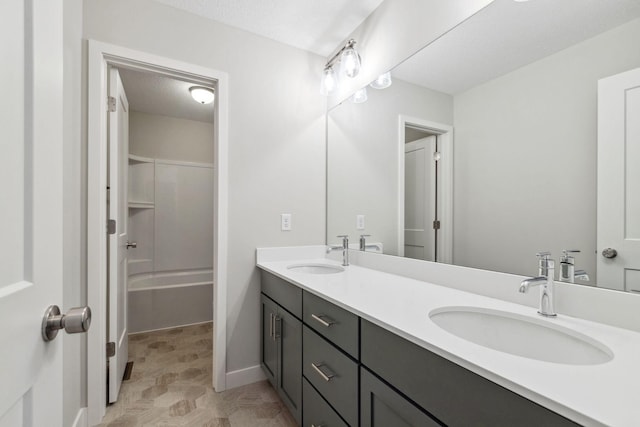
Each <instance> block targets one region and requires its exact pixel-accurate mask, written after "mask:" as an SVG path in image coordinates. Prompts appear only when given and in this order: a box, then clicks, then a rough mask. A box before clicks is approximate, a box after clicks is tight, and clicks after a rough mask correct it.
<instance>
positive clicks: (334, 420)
mask: <svg viewBox="0 0 640 427" xmlns="http://www.w3.org/2000/svg"><path fill="white" fill-rule="evenodd" d="M261 302H262V334H261V337H262V346H261V364H262V367H263V370H264V372H265V374H266V375H267V377H268V379H269V381H270V382H271V384H272V385H273V387H274V388H275V389H276V390H277V392H278V394H279V395H280V397H281V398H282V400H283V401H284V403H285V404H286V406H287V407H288V408H289V410H290V411H291V413H292V414H293V416H294V418H295V419H296V421H297V422H298V423H301V421H303V420H304V426H305V427H309V426H311V425H314V426H319V425H321V426H323V427H333V426H336V427H344V426H352V427H357V426H362V427H403V426H425V427H435V426H442V425H446V426H452V427H458V426H459V427H468V426H486V427H520V426H522V427H529V426H531V427H534V426H535V427H538V426H545V427H556V426H558V427H565V426H571V427H575V426H578V424H576V423H574V422H572V421H570V420H568V419H566V418H564V417H562V416H560V415H558V414H556V413H555V412H553V411H550V410H548V409H546V408H544V407H542V406H540V405H538V404H536V403H534V402H532V401H530V400H528V399H526V398H524V397H522V396H520V395H518V394H516V393H513V392H511V391H509V390H507V389H506V388H504V387H501V386H499V385H497V384H495V383H493V382H491V381H489V380H487V379H486V378H484V377H482V376H480V375H477V374H475V373H473V372H471V371H469V370H467V369H465V368H463V367H461V366H459V365H456V364H455V363H453V362H451V361H449V360H447V359H445V358H443V357H440V356H438V355H436V354H434V353H432V352H430V351H429V350H426V349H424V348H422V347H420V346H418V345H416V344H413V343H411V342H409V341H407V340H406V339H404V338H402V337H400V336H398V335H396V334H394V333H392V332H389V331H387V330H386V329H384V328H381V327H379V326H376V325H374V324H373V323H371V322H369V321H366V320H364V319H361V318H359V317H358V316H356V315H354V314H353V313H351V312H349V311H347V310H344V309H343V308H340V307H338V306H336V305H335V304H332V303H330V302H328V301H326V300H324V299H322V298H320V297H318V296H316V295H312V294H310V293H308V292H306V291H303V290H302V289H301V288H299V287H298V286H295V285H292V284H291V283H288V282H286V281H284V280H282V279H280V278H279V277H276V276H274V275H272V274H270V273H267V272H265V271H262V297H261ZM312 315H315V316H312ZM317 318H320V319H321V320H322V321H323V322H325V323H327V324H323V322H321V321H318V319H317ZM274 319H277V320H275V322H274ZM312 363H313V364H315V365H316V367H317V368H318V369H316V368H314V367H313V366H312V365H311V364H312Z"/></svg>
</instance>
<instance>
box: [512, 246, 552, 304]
mask: <svg viewBox="0 0 640 427" xmlns="http://www.w3.org/2000/svg"><path fill="white" fill-rule="evenodd" d="M536 256H537V257H538V276H537V277H531V278H529V279H525V280H523V281H522V283H521V284H520V289H519V290H520V292H522V293H526V292H527V291H529V288H530V287H534V286H540V309H539V310H538V314H540V315H541V316H545V317H555V316H556V312H555V308H554V305H553V277H554V269H555V263H554V261H553V260H552V259H551V253H549V252H538V253H537V254H536Z"/></svg>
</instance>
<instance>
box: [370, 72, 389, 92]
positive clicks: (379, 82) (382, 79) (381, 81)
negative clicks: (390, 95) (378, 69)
mask: <svg viewBox="0 0 640 427" xmlns="http://www.w3.org/2000/svg"><path fill="white" fill-rule="evenodd" d="M391 83H392V81H391V72H390V71H387V72H386V73H384V74H380V75H379V76H378V78H377V79H375V80H374V81H372V82H371V84H370V85H369V86H371V87H372V88H374V89H386V88H388V87H389V86H391Z"/></svg>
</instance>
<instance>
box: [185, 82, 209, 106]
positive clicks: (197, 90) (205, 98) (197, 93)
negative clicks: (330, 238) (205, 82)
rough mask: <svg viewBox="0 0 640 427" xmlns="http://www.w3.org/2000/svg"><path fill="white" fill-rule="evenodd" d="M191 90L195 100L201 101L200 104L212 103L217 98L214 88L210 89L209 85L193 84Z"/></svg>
mask: <svg viewBox="0 0 640 427" xmlns="http://www.w3.org/2000/svg"><path fill="white" fill-rule="evenodd" d="M189 92H190V93H191V97H192V98H193V99H194V101H196V102H199V103H200V104H211V103H212V102H213V100H214V99H215V94H214V93H213V89H209V88H208V87H204V86H191V87H190V88H189Z"/></svg>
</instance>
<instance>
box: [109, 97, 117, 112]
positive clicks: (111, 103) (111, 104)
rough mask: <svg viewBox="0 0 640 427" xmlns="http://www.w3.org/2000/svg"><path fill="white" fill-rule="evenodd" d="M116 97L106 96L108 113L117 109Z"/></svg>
mask: <svg viewBox="0 0 640 427" xmlns="http://www.w3.org/2000/svg"><path fill="white" fill-rule="evenodd" d="M116 105H117V104H116V98H115V97H113V96H109V97H107V107H109V112H110V113H115V112H116V110H117V107H116Z"/></svg>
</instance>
